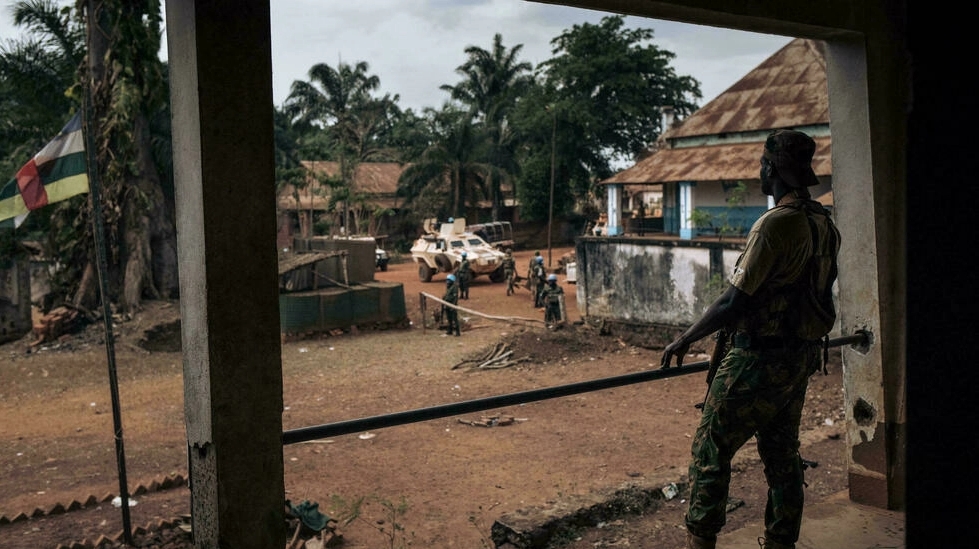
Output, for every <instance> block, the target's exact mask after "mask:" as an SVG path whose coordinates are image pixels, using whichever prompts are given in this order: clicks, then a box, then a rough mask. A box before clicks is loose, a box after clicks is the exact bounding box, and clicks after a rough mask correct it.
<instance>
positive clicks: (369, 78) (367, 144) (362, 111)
mask: <svg viewBox="0 0 979 549" xmlns="http://www.w3.org/2000/svg"><path fill="white" fill-rule="evenodd" d="M368 68H369V66H368V64H367V63H366V62H364V61H360V62H358V63H356V64H354V65H349V64H347V63H342V62H341V63H339V64H338V65H337V68H336V69H334V68H333V67H331V66H329V65H326V64H324V63H319V64H316V65H313V67H312V68H310V69H309V81H308V82H304V81H300V80H297V81H295V82H293V83H292V89H291V92H290V93H289V96H288V97H287V98H286V101H285V105H284V110H285V112H286V113H287V114H288V115H289V116H290V118H291V119H292V120H293V121H294V122H295V123H296V125H297V126H298V127H299V128H300V129H301V130H302V131H305V132H307V133H308V132H311V131H326V132H327V136H328V141H329V143H330V147H331V150H332V154H333V156H334V157H335V158H336V159H337V161H338V162H339V164H340V176H339V178H340V184H339V185H338V188H336V190H335V193H334V194H335V198H337V199H338V200H337V201H339V202H340V203H341V204H342V209H343V214H342V217H343V221H342V225H341V226H342V227H344V228H345V230H346V228H347V223H348V221H349V220H350V212H349V207H350V203H349V202H350V201H349V199H348V197H350V196H352V193H351V189H352V184H353V180H354V174H355V173H356V170H357V165H358V164H359V163H360V162H363V161H368V160H375V159H378V158H384V157H385V156H387V155H388V154H389V151H388V149H387V148H386V147H385V146H384V140H383V139H381V138H380V135H381V134H383V132H384V130H385V129H388V128H390V125H391V123H392V122H391V120H392V118H393V117H396V116H398V114H399V110H398V107H397V101H398V96H397V95H395V96H393V97H392V96H391V95H389V94H386V95H384V96H383V97H380V98H375V97H372V95H371V94H372V93H373V92H374V91H375V90H376V89H377V88H378V87H379V86H380V83H381V81H380V78H378V77H377V76H374V75H369V74H368V72H367V71H368ZM359 217H360V216H358V215H355V216H354V220H355V225H357V226H356V227H355V229H354V230H355V231H359V222H358V221H357V219H358V218H359Z"/></svg>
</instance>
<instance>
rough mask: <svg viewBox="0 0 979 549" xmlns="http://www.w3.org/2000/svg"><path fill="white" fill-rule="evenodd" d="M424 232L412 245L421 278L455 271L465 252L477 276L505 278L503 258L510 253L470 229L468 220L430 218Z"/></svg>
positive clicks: (412, 252) (412, 255) (429, 277)
mask: <svg viewBox="0 0 979 549" xmlns="http://www.w3.org/2000/svg"><path fill="white" fill-rule="evenodd" d="M423 229H424V234H423V235H422V236H421V238H419V239H418V240H416V241H415V243H414V244H413V245H412V246H411V258H412V260H413V261H414V262H415V263H416V264H417V265H418V278H419V279H421V281H422V282H431V280H432V277H433V276H434V275H435V273H451V272H453V271H455V270H456V268H457V267H458V266H459V264H460V263H462V252H466V259H468V260H469V266H470V268H471V270H472V275H473V277H474V278H475V277H477V276H480V275H489V279H490V280H491V281H493V282H503V278H504V274H503V258H504V257H506V254H504V253H503V252H501V251H500V250H498V249H496V248H494V247H493V246H491V245H490V244H488V243H487V242H486V241H485V240H483V239H482V238H480V237H479V236H477V235H476V234H474V233H472V232H469V231H467V230H466V220H465V219H462V218H459V219H454V220H452V221H449V222H445V223H441V224H440V223H438V220H436V219H426V220H425V222H424V223H423Z"/></svg>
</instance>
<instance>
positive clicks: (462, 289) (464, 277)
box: [456, 251, 473, 299]
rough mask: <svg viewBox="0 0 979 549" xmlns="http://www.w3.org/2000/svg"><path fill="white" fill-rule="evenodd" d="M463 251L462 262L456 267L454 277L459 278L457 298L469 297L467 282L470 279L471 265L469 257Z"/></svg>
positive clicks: (471, 275)
mask: <svg viewBox="0 0 979 549" xmlns="http://www.w3.org/2000/svg"><path fill="white" fill-rule="evenodd" d="M468 255H469V254H467V253H466V252H465V251H463V252H462V262H461V263H459V268H457V269H456V277H457V278H458V279H459V281H458V283H459V298H460V299H469V282H470V281H471V280H472V277H473V273H472V266H470V265H469V258H468Z"/></svg>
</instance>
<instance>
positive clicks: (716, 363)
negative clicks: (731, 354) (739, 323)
mask: <svg viewBox="0 0 979 549" xmlns="http://www.w3.org/2000/svg"><path fill="white" fill-rule="evenodd" d="M714 341H715V343H714V350H713V352H711V354H710V368H708V369H707V394H705V395H704V401H703V402H701V403H699V404H695V405H694V407H695V408H697V409H698V410H703V409H704V403H706V402H707V395H709V394H710V384H711V383H713V382H714V376H716V375H717V369H718V368H720V367H721V361H722V360H724V355H725V354H727V342H728V333H727V330H725V329H724V328H721V329H720V330H718V331H717V333H715V334H714Z"/></svg>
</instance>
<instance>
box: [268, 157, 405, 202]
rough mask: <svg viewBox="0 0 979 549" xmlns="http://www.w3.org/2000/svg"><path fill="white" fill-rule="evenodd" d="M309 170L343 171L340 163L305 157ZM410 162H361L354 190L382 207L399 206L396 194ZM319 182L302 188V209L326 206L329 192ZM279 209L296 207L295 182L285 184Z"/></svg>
mask: <svg viewBox="0 0 979 549" xmlns="http://www.w3.org/2000/svg"><path fill="white" fill-rule="evenodd" d="M302 164H303V166H305V167H306V169H308V170H310V171H312V172H314V173H318V174H323V175H326V176H335V175H337V174H338V173H339V172H340V163H339V162H327V161H320V160H304V161H303V162H302ZM407 167H408V165H407V164H398V163H397V162H361V163H360V164H358V165H357V170H356V172H354V181H353V189H352V190H353V192H355V193H365V194H368V195H370V196H371V198H370V200H369V202H371V203H373V204H377V205H378V206H381V207H383V208H395V207H397V197H396V193H397V191H398V179H399V178H400V177H401V172H403V171H405V169H406V168H407ZM319 189H320V184H319V182H318V181H317V180H316V179H315V178H313V179H312V180H311V181H310V184H309V186H308V187H306V188H305V189H300V191H299V204H300V207H301V209H314V210H323V209H326V206H327V202H328V194H329V193H328V192H325V193H324V192H320V190H319ZM278 204H279V208H280V209H284V210H292V209H296V199H295V194H294V189H293V187H292V185H286V186H285V187H283V189H282V190H281V191H280V192H279V200H278Z"/></svg>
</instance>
